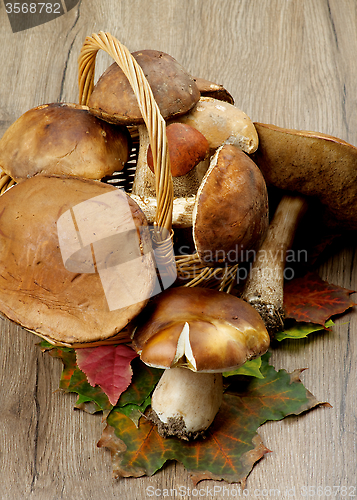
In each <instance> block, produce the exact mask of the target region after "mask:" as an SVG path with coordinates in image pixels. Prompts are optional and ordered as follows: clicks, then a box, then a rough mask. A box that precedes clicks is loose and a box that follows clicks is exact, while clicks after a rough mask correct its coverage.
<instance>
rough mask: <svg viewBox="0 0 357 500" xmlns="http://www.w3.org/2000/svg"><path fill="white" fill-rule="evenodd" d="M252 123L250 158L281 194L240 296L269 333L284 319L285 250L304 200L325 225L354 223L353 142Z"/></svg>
mask: <svg viewBox="0 0 357 500" xmlns="http://www.w3.org/2000/svg"><path fill="white" fill-rule="evenodd" d="M255 127H256V129H257V132H258V135H259V148H258V150H257V152H256V153H255V154H254V161H255V162H256V163H257V165H258V166H259V168H260V169H261V171H262V173H263V175H264V177H265V180H266V182H267V185H268V186H274V187H276V188H280V189H282V190H283V193H285V194H284V196H283V198H282V200H281V202H280V204H279V206H278V208H277V211H276V214H275V216H274V219H273V221H272V223H271V226H270V228H269V230H268V235H267V238H266V240H265V242H264V243H263V245H262V247H261V249H260V251H259V253H258V254H259V259H257V260H256V261H255V263H254V264H253V267H252V269H251V272H250V275H249V278H248V281H247V284H246V286H245V290H244V292H243V295H242V297H243V298H244V299H245V300H247V301H248V302H249V303H250V304H252V305H253V306H254V307H256V309H257V310H258V311H259V312H260V314H261V315H262V317H263V319H264V321H265V323H266V325H267V327H268V329H269V331H270V332H271V334H272V335H273V334H274V333H275V332H276V331H277V330H279V329H281V328H282V327H283V325H284V311H283V283H284V267H285V257H286V252H287V250H288V249H289V248H290V246H291V244H292V241H293V238H294V235H295V232H296V229H297V226H298V223H299V221H300V219H301V217H302V216H303V214H304V213H305V211H306V210H307V208H308V205H309V200H311V201H313V202H314V203H315V202H317V203H318V204H319V205H320V207H321V209H322V211H323V213H324V220H323V222H324V223H325V224H326V225H327V226H329V227H332V228H340V229H351V230H355V229H357V212H356V205H357V187H356V186H357V168H356V165H357V148H355V147H354V146H352V145H351V144H348V143H347V142H345V141H343V140H341V139H338V138H336V137H331V136H328V135H326V134H322V133H319V132H311V131H299V130H291V129H284V128H280V127H277V126H275V125H268V124H262V123H256V124H255Z"/></svg>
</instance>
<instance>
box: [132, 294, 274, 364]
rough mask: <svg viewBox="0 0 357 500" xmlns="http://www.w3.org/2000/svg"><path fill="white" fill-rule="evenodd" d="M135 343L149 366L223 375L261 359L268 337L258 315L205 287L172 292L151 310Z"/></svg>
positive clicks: (243, 305) (145, 315) (135, 336)
mask: <svg viewBox="0 0 357 500" xmlns="http://www.w3.org/2000/svg"><path fill="white" fill-rule="evenodd" d="M140 324H141V325H142V326H140V327H139V328H138V329H137V330H136V332H135V335H134V338H133V344H134V347H135V349H136V350H137V351H138V352H139V353H140V357H141V359H142V360H143V361H144V363H146V364H148V365H150V366H155V367H159V368H165V369H167V368H175V367H179V366H184V367H186V368H190V369H191V370H193V371H201V372H223V371H227V370H232V369H234V368H237V367H239V366H241V365H243V364H244V363H245V362H246V361H247V360H248V359H251V358H254V357H257V356H260V355H262V354H263V353H264V352H265V351H266V350H267V349H268V346H269V335H268V333H267V331H266V328H265V326H264V323H263V321H262V319H261V317H260V316H259V314H258V313H257V311H256V310H255V309H254V308H253V307H252V306H250V305H249V304H247V303H246V302H244V301H243V300H241V299H238V298H237V297H234V296H232V295H229V294H226V293H223V292H217V291H215V290H210V289H205V288H185V287H179V288H172V289H169V290H166V291H165V292H164V293H162V294H161V295H159V296H158V297H157V298H156V299H154V300H153V301H152V302H151V303H149V305H148V306H147V308H146V310H145V311H144V312H143V317H142V318H141V323H140Z"/></svg>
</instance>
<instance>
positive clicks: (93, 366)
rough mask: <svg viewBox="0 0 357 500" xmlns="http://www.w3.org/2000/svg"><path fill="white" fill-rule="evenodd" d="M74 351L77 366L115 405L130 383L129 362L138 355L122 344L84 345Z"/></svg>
mask: <svg viewBox="0 0 357 500" xmlns="http://www.w3.org/2000/svg"><path fill="white" fill-rule="evenodd" d="M75 351H76V358H77V365H78V368H80V370H81V371H82V372H84V373H85V374H86V376H87V379H88V382H89V383H90V385H91V386H92V387H95V386H96V385H98V386H99V387H101V389H103V391H104V392H105V393H106V395H107V396H108V399H109V401H110V403H111V404H112V405H113V406H115V405H116V403H117V401H118V399H119V397H120V395H121V394H122V392H124V391H125V390H126V389H127V388H128V387H129V385H130V382H131V377H132V375H133V371H132V368H131V366H130V363H131V361H132V360H133V359H134V358H136V357H137V356H138V355H137V353H136V352H135V351H134V350H133V349H132V348H131V347H129V346H126V345H124V344H120V345H117V346H115V345H114V346H112V345H106V346H99V347H85V348H83V349H76V350H75Z"/></svg>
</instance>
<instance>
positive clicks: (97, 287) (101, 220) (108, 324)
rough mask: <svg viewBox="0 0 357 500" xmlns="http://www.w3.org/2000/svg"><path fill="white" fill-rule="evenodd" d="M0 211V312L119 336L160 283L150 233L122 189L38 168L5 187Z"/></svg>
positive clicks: (79, 338) (31, 323) (59, 333)
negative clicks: (36, 173)
mask: <svg viewBox="0 0 357 500" xmlns="http://www.w3.org/2000/svg"><path fill="white" fill-rule="evenodd" d="M0 214H1V232H0V311H1V312H2V313H3V314H4V315H5V316H7V317H8V318H9V319H11V320H13V321H15V322H16V323H18V324H20V325H21V326H23V327H25V328H27V329H28V330H31V331H34V332H35V333H37V334H39V335H44V336H46V338H49V339H50V340H52V341H55V342H57V341H58V342H64V343H69V344H73V343H85V342H93V341H99V340H103V339H108V338H110V337H112V336H114V335H116V334H117V333H118V332H120V331H121V330H122V329H123V328H124V327H125V326H126V325H127V324H128V323H129V321H131V319H133V318H134V317H135V316H136V315H137V314H138V313H139V312H140V311H141V310H142V309H143V307H144V306H145V305H146V303H147V301H148V299H149V297H150V295H151V293H152V292H153V289H154V286H155V282H156V272H155V263H154V262H153V256H152V254H151V239H150V235H149V234H148V231H146V229H145V228H146V226H147V222H146V219H145V216H144V214H143V213H142V212H141V210H140V209H139V207H138V206H137V205H136V204H135V203H134V202H133V201H132V200H131V199H130V197H128V196H127V195H126V194H125V193H124V192H123V191H122V190H120V189H117V188H114V187H113V186H110V185H108V184H105V183H101V182H98V181H92V180H86V179H79V178H75V177H63V176H46V175H39V176H35V177H31V178H30V179H26V180H23V181H22V182H20V183H19V184H17V185H16V186H14V187H12V188H11V189H9V190H8V191H6V192H5V193H4V194H3V195H2V196H1V197H0ZM108 275H109V277H108ZM112 300H113V302H112Z"/></svg>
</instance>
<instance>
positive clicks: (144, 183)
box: [132, 125, 209, 198]
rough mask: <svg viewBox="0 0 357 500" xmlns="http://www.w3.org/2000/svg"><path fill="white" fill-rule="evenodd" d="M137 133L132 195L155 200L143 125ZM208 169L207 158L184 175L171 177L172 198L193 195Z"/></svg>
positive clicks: (147, 138) (147, 145) (153, 180)
mask: <svg viewBox="0 0 357 500" xmlns="http://www.w3.org/2000/svg"><path fill="white" fill-rule="evenodd" d="M138 132H139V141H140V143H139V155H138V161H137V165H136V169H135V179H134V183H133V188H132V193H133V194H134V195H136V196H140V197H144V198H148V197H151V198H155V197H156V187H155V175H154V174H153V172H152V171H151V170H150V168H149V166H148V161H147V154H148V149H149V146H150V140H149V135H148V132H147V128H146V126H145V125H140V126H139V127H138ZM208 167H209V157H208V158H207V159H206V160H203V161H201V162H200V163H199V164H198V165H196V167H194V168H193V169H192V170H191V171H190V172H188V173H187V174H186V175H182V176H180V177H173V179H172V183H173V188H174V197H176V198H179V197H187V196H192V195H195V194H196V192H197V189H198V188H199V186H200V184H201V181H202V179H203V177H204V175H205V173H206V171H207V169H208Z"/></svg>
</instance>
